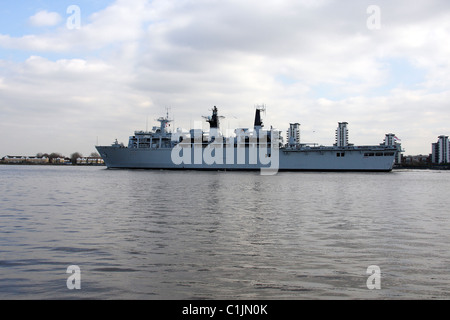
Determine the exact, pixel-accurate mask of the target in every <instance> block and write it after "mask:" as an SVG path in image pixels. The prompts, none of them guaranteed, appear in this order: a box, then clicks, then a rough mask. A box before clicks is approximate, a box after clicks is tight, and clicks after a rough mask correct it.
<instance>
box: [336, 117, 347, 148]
mask: <svg viewBox="0 0 450 320" xmlns="http://www.w3.org/2000/svg"><path fill="white" fill-rule="evenodd" d="M347 124H348V123H347V122H339V123H338V128H337V129H336V143H335V144H334V145H335V146H337V147H346V146H348V145H349V144H348V129H347Z"/></svg>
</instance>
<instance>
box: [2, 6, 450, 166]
mask: <svg viewBox="0 0 450 320" xmlns="http://www.w3.org/2000/svg"><path fill="white" fill-rule="evenodd" d="M449 40H450V2H449V1H448V0H413V1H406V0H396V1H384V0H370V1H366V0H265V1H260V0H258V1H256V0H245V1H242V0H240V1H237V0H154V1H147V0H94V1H87V0H79V1H78V0H70V1H66V0H59V1H54V0H53V1H48V0H18V1H2V4H1V6H0V158H1V157H3V156H5V155H35V154H37V153H52V152H58V153H62V154H63V155H66V156H69V155H70V154H71V153H74V152H81V153H82V154H84V155H89V154H90V153H91V152H94V151H95V145H96V144H100V145H109V144H111V143H113V142H114V140H115V139H118V140H119V141H120V142H124V143H125V144H127V142H128V137H129V136H130V135H133V133H134V131H135V130H145V129H146V128H147V126H148V127H149V128H151V127H152V126H154V125H158V123H157V121H156V119H157V118H159V117H160V116H163V115H165V114H166V111H167V110H168V111H169V115H170V117H171V118H173V119H174V123H173V124H172V127H174V128H178V127H180V128H184V129H189V128H191V127H193V126H194V125H195V124H194V123H195V122H197V121H202V120H203V121H204V119H203V118H202V116H207V115H210V114H211V109H212V108H213V107H214V106H217V107H218V109H219V113H220V114H221V115H222V116H224V117H225V118H224V119H222V121H221V126H222V130H223V131H226V130H228V129H233V128H235V127H252V125H253V118H254V113H255V106H256V105H262V104H263V105H265V106H266V112H265V113H264V114H263V121H264V124H265V126H266V128H269V127H270V126H273V127H274V128H277V129H279V130H282V131H283V133H285V132H286V130H287V128H288V127H289V123H291V122H298V123H300V124H301V141H302V142H303V143H319V144H323V145H332V144H333V143H334V139H335V130H336V127H337V124H338V122H343V121H345V122H348V129H349V142H350V143H354V144H355V145H373V144H379V143H381V142H382V141H383V139H384V135H385V134H386V133H394V134H395V135H396V136H397V137H398V138H399V139H401V143H402V147H403V148H404V149H405V154H429V153H430V152H431V143H433V142H436V141H437V137H438V136H439V135H450V108H449V106H450V77H449V76H448V75H449V74H450V41H449ZM204 128H205V129H207V123H205V126H204Z"/></svg>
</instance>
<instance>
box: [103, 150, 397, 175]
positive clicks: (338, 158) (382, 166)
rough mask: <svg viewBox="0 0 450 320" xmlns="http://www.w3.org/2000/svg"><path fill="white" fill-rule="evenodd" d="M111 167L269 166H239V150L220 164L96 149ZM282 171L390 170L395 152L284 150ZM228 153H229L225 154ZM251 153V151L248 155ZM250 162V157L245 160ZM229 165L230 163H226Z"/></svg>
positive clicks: (243, 165) (163, 154)
mask: <svg viewBox="0 0 450 320" xmlns="http://www.w3.org/2000/svg"><path fill="white" fill-rule="evenodd" d="M96 148H97V150H98V152H99V153H100V155H101V156H102V157H103V159H104V161H105V165H106V166H107V167H108V168H128V169H179V170H260V169H261V168H269V167H270V166H269V165H265V164H261V163H256V164H251V163H249V161H246V162H245V163H238V161H237V156H236V155H237V150H236V149H237V148H235V152H234V153H235V157H234V161H229V159H228V161H227V159H223V161H221V163H220V162H219V161H216V162H218V163H212V164H208V163H205V161H204V160H202V162H201V163H199V162H197V163H195V161H194V159H193V160H192V161H191V162H190V163H181V164H174V163H173V161H172V149H170V148H166V149H164V148H161V149H159V148H158V149H156V148H155V149H151V148H150V149H132V148H128V147H114V146H98V147H96ZM278 152H279V165H278V168H277V169H278V170H279V171H385V172H386V171H391V170H392V168H393V165H394V159H395V153H396V150H395V149H393V148H380V147H378V146H374V147H370V146H369V147H355V148H354V149H339V148H321V149H320V148H319V149H310V150H295V149H283V148H281V149H280V150H279V151H278ZM224 154H226V152H224ZM247 154H248V152H247ZM246 158H247V159H248V156H247V157H246ZM227 162H228V163H227Z"/></svg>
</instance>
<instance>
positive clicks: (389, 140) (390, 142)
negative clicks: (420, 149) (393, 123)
mask: <svg viewBox="0 0 450 320" xmlns="http://www.w3.org/2000/svg"><path fill="white" fill-rule="evenodd" d="M398 141H400V139H399V138H397V137H396V135H395V134H394V133H386V135H385V137H384V141H383V143H382V144H381V145H385V146H397V149H398V152H397V156H396V157H395V164H400V163H402V154H401V153H402V152H403V150H402V145H401V143H399V142H398Z"/></svg>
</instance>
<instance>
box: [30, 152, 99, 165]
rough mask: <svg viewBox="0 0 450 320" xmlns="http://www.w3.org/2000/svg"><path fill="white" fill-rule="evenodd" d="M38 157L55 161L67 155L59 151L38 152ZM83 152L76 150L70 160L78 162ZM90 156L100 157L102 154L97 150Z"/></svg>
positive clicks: (51, 161) (50, 161)
mask: <svg viewBox="0 0 450 320" xmlns="http://www.w3.org/2000/svg"><path fill="white" fill-rule="evenodd" d="M36 157H37V158H44V157H45V158H48V162H49V163H53V161H55V159H58V158H66V157H65V156H63V155H62V154H61V153H58V152H52V153H50V154H48V153H41V152H39V153H37V154H36ZM82 157H83V154H81V153H80V152H74V153H72V154H71V155H70V157H69V159H70V162H72V164H77V159H78V158H82ZM90 157H100V155H99V154H98V153H97V152H91V154H90Z"/></svg>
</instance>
